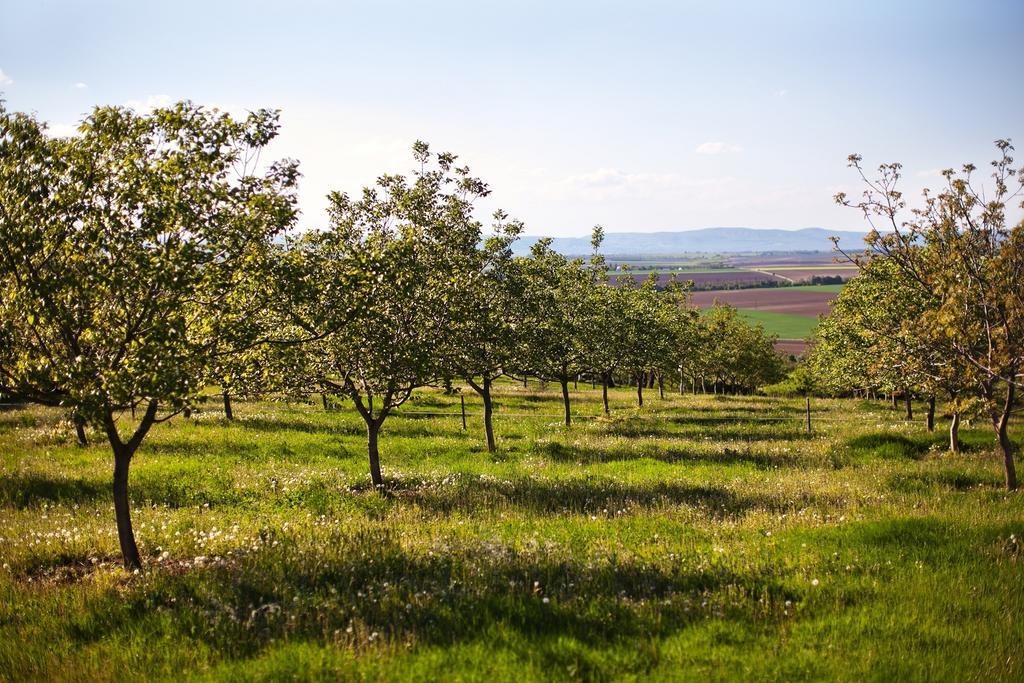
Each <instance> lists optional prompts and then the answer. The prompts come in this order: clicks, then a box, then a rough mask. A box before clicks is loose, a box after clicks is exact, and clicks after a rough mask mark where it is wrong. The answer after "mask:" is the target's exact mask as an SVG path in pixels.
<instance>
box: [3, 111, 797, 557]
mask: <svg viewBox="0 0 1024 683" xmlns="http://www.w3.org/2000/svg"><path fill="white" fill-rule="evenodd" d="M277 130H278V117H277V114H276V112H271V111H265V110H264V111H258V112H254V113H252V114H250V115H248V116H247V117H246V118H245V119H244V120H239V119H235V118H232V117H231V116H229V115H227V114H225V113H221V112H218V111H216V110H207V109H204V108H202V107H198V106H195V105H192V104H190V103H180V104H178V105H175V106H173V107H170V108H166V109H158V110H156V111H154V112H153V113H152V114H150V115H139V114H137V113H135V112H133V111H131V110H127V109H122V108H111V107H106V108H97V109H96V110H94V111H93V112H92V114H91V115H90V116H89V117H87V118H86V119H85V121H84V122H83V123H82V125H81V127H80V129H79V135H77V136H75V137H69V138H55V137H52V136H49V135H48V134H47V131H46V127H45V125H44V124H42V123H40V122H39V121H38V120H37V119H36V118H35V117H33V116H30V115H26V114H21V113H15V112H8V111H6V110H3V109H2V108H0V287H2V290H3V292H4V296H3V299H2V300H0V394H2V395H3V396H6V397H7V398H9V399H16V400H24V401H33V402H37V403H40V404H44V405H50V406H61V407H63V408H65V409H67V410H68V411H69V412H70V414H71V417H72V419H73V421H74V423H75V425H76V427H77V430H78V433H79V436H80V438H81V439H83V440H84V438H85V437H86V433H85V427H86V426H87V425H92V426H93V427H94V428H96V429H98V430H100V431H101V432H102V433H103V434H104V435H105V436H106V438H107V440H108V441H109V443H110V446H111V449H112V451H113V455H114V478H113V479H114V481H113V493H114V506H115V513H116V517H117V528H118V536H119V540H120V546H121V550H122V554H123V556H124V560H125V564H126V566H127V567H129V568H138V567H140V566H141V558H140V556H139V551H138V548H137V545H136V542H135V537H134V533H133V531H132V525H131V516H130V502H129V497H128V473H129V466H130V463H131V460H132V458H133V457H134V455H135V453H136V452H137V450H138V448H139V447H140V445H141V443H142V442H143V440H144V439H145V437H146V435H147V433H148V432H149V431H150V429H151V428H152V427H153V425H155V424H157V423H158V422H161V421H164V420H167V419H170V418H172V417H173V416H175V415H177V414H179V413H182V412H188V411H189V410H191V409H192V407H193V406H194V405H195V404H196V402H197V401H199V400H200V399H201V397H202V396H203V394H204V392H205V391H207V390H208V388H209V387H211V386H218V387H220V388H221V390H222V391H223V398H224V406H225V412H226V414H227V416H228V417H229V418H230V417H231V402H230V400H231V396H233V395H234V396H239V395H241V396H246V395H253V396H255V395H265V394H269V393H289V394H299V395H309V394H312V393H321V394H325V395H331V396H342V397H346V398H347V399H349V400H351V401H352V403H353V405H354V406H355V409H356V410H357V412H358V413H359V414H360V415H361V416H362V418H363V419H364V421H365V422H366V427H367V444H368V455H369V464H370V474H371V478H372V481H373V484H374V485H375V486H377V487H382V486H383V484H384V480H383V476H382V473H381V466H380V457H379V447H378V440H379V434H380V430H381V427H382V425H383V424H384V422H385V420H386V419H387V418H388V416H389V415H391V414H393V413H394V411H395V410H396V409H397V408H398V407H399V406H401V405H402V404H403V403H404V402H405V401H406V400H408V398H409V397H410V396H411V394H412V392H413V391H414V390H415V389H417V388H419V387H423V386H428V385H434V384H442V383H445V382H451V381H452V380H454V379H461V380H464V381H465V382H467V383H468V384H469V386H471V387H472V388H473V389H474V390H475V391H477V392H478V393H479V394H480V396H481V398H482V401H483V405H484V425H485V435H486V440H487V446H488V448H489V449H490V450H494V449H495V448H496V443H495V436H494V429H493V425H492V413H493V399H492V395H491V392H492V387H493V384H494V381H495V380H496V379H497V378H498V377H500V376H501V375H511V376H517V377H526V376H534V377H539V378H541V379H543V380H546V381H551V382H556V383H558V384H559V386H560V388H561V393H562V398H563V402H564V419H565V424H566V426H569V425H570V424H571V421H572V413H571V406H570V392H569V384H570V382H572V381H574V380H576V379H577V378H579V377H580V376H581V375H586V376H588V377H590V378H592V379H593V380H594V381H600V382H601V383H602V385H604V386H605V388H606V389H607V387H608V386H609V385H610V384H611V383H613V382H623V381H632V382H635V384H636V387H637V399H638V402H639V403H640V404H641V405H642V403H643V391H644V388H645V387H648V386H652V385H653V384H654V383H655V382H657V384H658V385H659V386H660V387H661V388H662V390H663V387H664V381H665V378H666V377H676V376H678V379H679V385H680V390H683V389H684V388H685V386H686V385H687V384H689V386H690V387H691V388H694V389H695V388H696V387H697V386H698V382H699V384H700V386H701V388H702V389H703V390H707V389H708V386H709V384H710V386H711V389H712V390H714V391H752V390H753V389H754V388H756V387H757V386H758V385H759V384H761V383H763V382H768V381H773V380H774V379H775V378H776V376H777V375H778V373H779V370H780V367H779V364H780V361H779V359H778V357H777V356H776V355H775V354H774V353H773V351H772V342H773V341H774V340H773V338H772V337H770V336H768V335H766V334H765V333H764V331H763V330H762V329H761V328H759V327H751V326H749V325H747V324H746V323H744V322H743V321H742V320H741V319H740V318H739V317H738V316H737V314H736V312H735V311H734V310H732V309H728V308H726V307H716V308H714V309H712V310H711V311H710V312H709V313H708V314H706V315H699V314H698V313H696V312H695V311H694V310H693V309H691V308H690V307H689V306H687V305H686V292H685V289H684V288H682V287H681V286H678V285H677V284H675V285H673V286H672V287H669V289H668V290H667V291H665V292H659V291H658V290H657V289H656V288H655V286H654V283H653V281H649V282H647V283H645V284H637V283H635V282H634V281H633V278H631V277H628V275H627V276H626V277H625V279H624V280H623V281H622V282H621V283H618V284H620V285H621V286H618V287H615V286H610V285H611V284H612V283H609V282H608V280H607V276H606V275H605V272H606V267H605V264H604V262H603V260H602V259H601V257H600V256H599V254H598V249H599V247H600V243H601V240H602V232H601V230H600V228H598V229H596V230H595V233H594V239H593V245H594V251H595V254H594V255H593V256H592V257H591V258H590V259H589V261H586V262H585V261H584V260H582V259H569V258H567V257H565V256H563V255H561V254H558V253H556V252H554V251H553V250H552V249H551V248H550V243H549V242H547V241H541V242H539V243H537V244H536V245H535V246H534V247H533V248H532V251H531V253H530V255H529V256H528V257H514V256H513V254H512V250H511V246H512V244H513V242H514V241H515V240H516V239H517V238H518V237H519V235H520V234H521V232H522V225H521V224H520V223H519V222H517V221H513V220H510V219H509V218H508V217H507V216H506V215H505V214H504V213H501V212H499V213H497V214H496V215H495V220H494V225H493V227H492V230H491V231H490V234H487V235H485V231H484V229H483V226H482V224H481V223H480V222H479V221H478V220H477V219H476V218H475V217H474V202H476V200H478V199H479V198H481V197H483V196H486V195H487V194H488V192H489V188H488V187H487V185H486V184H485V183H484V182H482V181H481V180H479V179H478V178H475V177H474V176H472V175H471V173H470V171H469V169H468V168H466V167H464V166H459V165H457V164H456V158H455V157H454V156H453V155H451V154H444V153H442V154H432V153H431V152H430V150H429V148H428V147H427V145H425V144H423V143H417V144H416V145H415V147H414V150H413V153H414V158H415V161H416V162H417V164H418V166H419V167H418V169H417V170H416V171H415V172H414V173H412V174H411V175H410V176H408V177H406V176H402V175H384V176H381V177H380V178H379V179H378V181H377V183H376V185H375V186H374V187H371V188H366V189H365V190H364V191H363V192H362V194H361V195H359V196H356V197H350V196H348V195H346V194H343V193H334V194H332V195H330V198H329V199H330V208H329V225H328V227H327V228H326V229H323V230H316V231H309V232H305V233H301V234H295V233H294V232H293V231H292V228H293V227H294V224H295V221H296V217H297V209H296V195H295V192H296V186H297V182H298V178H299V173H298V167H297V164H296V163H295V162H294V161H291V160H285V161H281V162H275V163H270V164H263V165H261V164H260V162H259V158H260V153H261V151H262V150H263V149H264V148H265V147H266V146H267V145H268V144H269V143H270V142H271V140H272V139H273V138H274V137H275V136H276V134H277ZM605 410H606V411H607V410H608V402H607V391H606V392H605ZM128 415H131V416H133V417H135V419H128V418H127V417H126V416H128Z"/></svg>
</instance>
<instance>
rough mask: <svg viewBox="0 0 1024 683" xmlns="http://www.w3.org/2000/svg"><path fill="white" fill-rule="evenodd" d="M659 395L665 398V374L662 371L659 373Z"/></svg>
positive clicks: (662, 398)
mask: <svg viewBox="0 0 1024 683" xmlns="http://www.w3.org/2000/svg"><path fill="white" fill-rule="evenodd" d="M658 396H660V397H661V400H663V401H664V400H665V376H664V375H662V374H661V373H658Z"/></svg>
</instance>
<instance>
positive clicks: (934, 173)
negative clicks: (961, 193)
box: [914, 168, 943, 178]
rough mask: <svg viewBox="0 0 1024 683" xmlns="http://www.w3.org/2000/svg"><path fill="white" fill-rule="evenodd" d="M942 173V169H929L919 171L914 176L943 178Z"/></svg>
mask: <svg viewBox="0 0 1024 683" xmlns="http://www.w3.org/2000/svg"><path fill="white" fill-rule="evenodd" d="M942 171H943V169H941V168H929V169H926V170H924V171H918V172H917V173H915V174H914V175H915V176H917V177H918V178H941V177H942Z"/></svg>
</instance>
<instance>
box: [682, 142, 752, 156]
mask: <svg viewBox="0 0 1024 683" xmlns="http://www.w3.org/2000/svg"><path fill="white" fill-rule="evenodd" d="M694 151H696V152H697V154H735V153H737V152H742V151H743V148H742V147H740V146H739V145H734V144H731V143H728V142H702V143H701V144H699V145H697V149H696V150H694Z"/></svg>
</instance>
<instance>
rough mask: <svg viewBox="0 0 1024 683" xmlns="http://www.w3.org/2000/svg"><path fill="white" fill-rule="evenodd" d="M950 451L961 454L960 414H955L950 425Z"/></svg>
mask: <svg viewBox="0 0 1024 683" xmlns="http://www.w3.org/2000/svg"><path fill="white" fill-rule="evenodd" d="M949 450H950V451H952V452H953V453H955V454H957V455H959V454H960V413H953V421H952V422H950V423H949Z"/></svg>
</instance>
